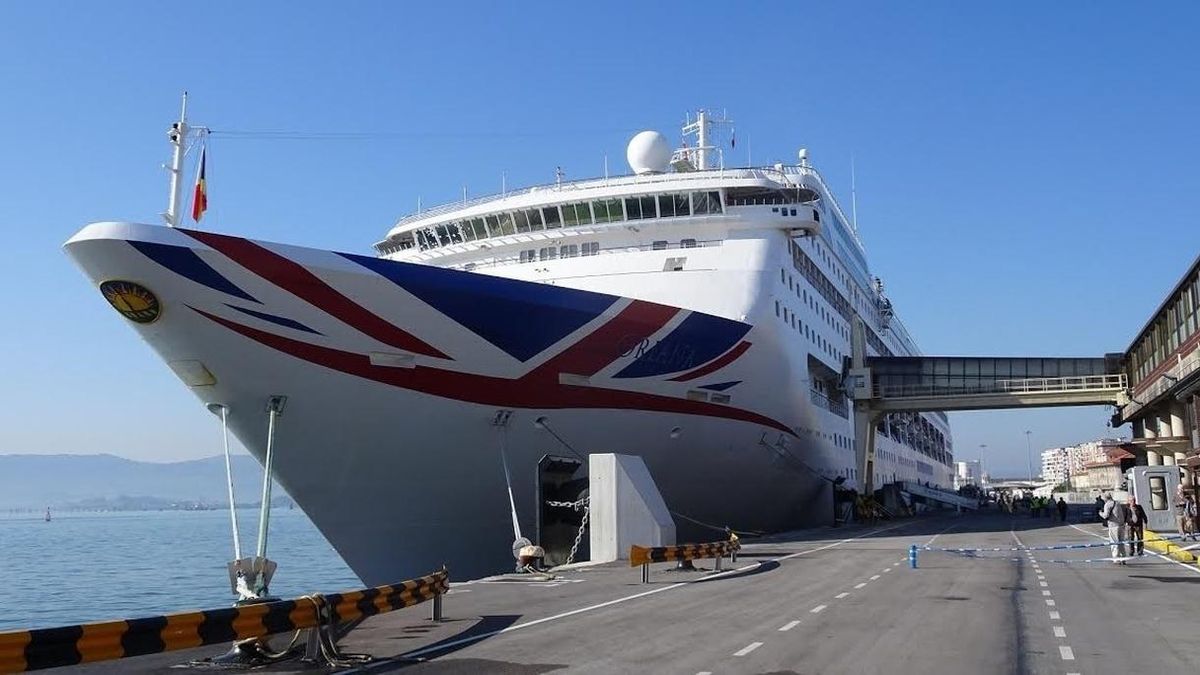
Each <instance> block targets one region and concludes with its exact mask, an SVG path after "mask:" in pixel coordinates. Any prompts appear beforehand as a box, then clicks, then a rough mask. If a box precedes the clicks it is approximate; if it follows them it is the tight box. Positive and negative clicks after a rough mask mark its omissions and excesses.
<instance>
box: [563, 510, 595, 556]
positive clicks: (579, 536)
mask: <svg viewBox="0 0 1200 675" xmlns="http://www.w3.org/2000/svg"><path fill="white" fill-rule="evenodd" d="M581 501H583V500H581ZM591 512H592V507H591V506H585V507H583V521H582V522H580V523H579V532H577V533H576V534H575V543H574V544H571V554H570V555H568V556H567V562H565V563H563V564H564V565H570V564H571V563H573V562H575V554H576V553H578V552H579V541H580V540H581V539H583V531H584V530H586V529H587V524H588V516H589V515H590V514H591Z"/></svg>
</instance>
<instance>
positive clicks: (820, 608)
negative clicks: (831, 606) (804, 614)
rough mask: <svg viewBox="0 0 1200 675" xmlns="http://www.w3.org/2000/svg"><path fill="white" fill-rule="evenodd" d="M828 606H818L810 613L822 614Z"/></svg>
mask: <svg viewBox="0 0 1200 675" xmlns="http://www.w3.org/2000/svg"><path fill="white" fill-rule="evenodd" d="M827 606H828V605H817V606H816V607H813V608H812V609H810V610H808V611H810V612H812V613H813V614H820V613H821V612H822V611H824V609H825V608H826V607H827Z"/></svg>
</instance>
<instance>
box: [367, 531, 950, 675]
mask: <svg viewBox="0 0 1200 675" xmlns="http://www.w3.org/2000/svg"><path fill="white" fill-rule="evenodd" d="M914 522H915V521H914ZM912 524H913V523H911V522H909V523H900V524H899V525H892V526H891V527H884V528H880V529H877V530H871V531H870V532H863V533H862V534H860V535H857V536H853V537H847V538H846V539H841V540H839V541H835V542H833V543H832V544H826V545H824V546H818V547H816V548H810V549H805V550H803V551H797V552H795V553H789V554H788V555H785V556H780V557H778V558H770V559H768V560H763V561H760V562H756V563H752V564H750V565H745V566H743V567H737V568H734V569H731V570H727V571H725V572H721V573H719V574H710V575H708V576H706V577H701V578H699V579H691V580H689V581H680V582H679V583H675V584H671V585H670V586H663V587H662V588H655V589H653V590H650V591H645V592H643V593H634V594H633V595H627V596H625V597H623V598H617V599H615V600H609V601H608V602H601V603H598V604H595V605H589V606H587V607H580V608H579V609H572V610H570V611H567V612H562V613H559V614H555V615H553V616H547V617H544V618H541V619H535V620H533V621H527V622H525V623H518V624H514V625H512V626H509V627H507V628H501V629H499V630H492V631H487V632H486V633H477V634H475V635H471V636H469V637H464V638H460V639H458V640H451V641H450V642H443V643H441V644H436V645H430V646H428V647H424V648H422V649H416V650H413V651H411V652H406V653H404V654H399V655H397V657H396V658H405V659H411V658H413V657H417V656H422V655H424V654H431V653H435V652H442V651H446V650H447V649H449V648H451V647H457V646H458V645H462V644H469V643H471V642H478V641H480V640H483V639H486V638H490V637H493V636H495V635H501V634H503V633H511V632H513V631H516V630H521V629H522V628H529V627H530V626H537V625H540V624H543V623H548V622H550V621H558V620H559V619H565V618H567V617H569V616H575V615H576V614H583V613H585V612H592V611H595V610H597V609H603V608H605V607H611V606H613V605H619V604H621V603H623V602H628V601H630V600H636V599H638V598H644V597H647V596H650V595H655V594H657V593H664V592H666V591H673V590H675V589H676V588H682V587H684V586H690V585H692V584H698V583H703V582H705V581H709V580H712V579H720V578H722V577H726V576H729V575H732V574H737V573H738V572H744V571H745V570H749V569H754V568H756V567H759V566H761V565H762V564H763V563H765V562H779V561H782V560H791V559H792V558H798V557H800V556H802V555H806V554H808V553H817V552H818V551H825V550H828V549H831V548H833V547H835V546H841V545H842V544H845V543H848V542H851V541H854V540H855V539H862V538H863V537H869V536H872V535H876V534H880V533H883V532H889V531H891V530H895V529H899V528H901V527H907V526H909V525H912ZM951 527H954V525H951ZM946 529H947V530H948V529H950V528H949V527H948V528H946ZM944 531H945V530H943V532H944ZM934 536H935V537H936V536H937V535H934ZM391 662H394V661H389V660H386V659H384V660H380V661H377V662H376V663H380V664H382V663H391Z"/></svg>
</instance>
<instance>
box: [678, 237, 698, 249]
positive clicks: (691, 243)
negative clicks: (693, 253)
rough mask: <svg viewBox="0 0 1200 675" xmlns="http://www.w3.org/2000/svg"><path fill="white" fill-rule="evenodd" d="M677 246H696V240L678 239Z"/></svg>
mask: <svg viewBox="0 0 1200 675" xmlns="http://www.w3.org/2000/svg"><path fill="white" fill-rule="evenodd" d="M679 248H696V240H695V239H681V240H679Z"/></svg>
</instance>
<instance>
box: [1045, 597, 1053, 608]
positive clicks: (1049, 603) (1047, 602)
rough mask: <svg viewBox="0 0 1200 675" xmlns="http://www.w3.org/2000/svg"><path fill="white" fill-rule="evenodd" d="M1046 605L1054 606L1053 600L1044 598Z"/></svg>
mask: <svg viewBox="0 0 1200 675" xmlns="http://www.w3.org/2000/svg"><path fill="white" fill-rule="evenodd" d="M1046 606H1047V607H1053V606H1054V601H1053V600H1051V599H1050V598H1046Z"/></svg>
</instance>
